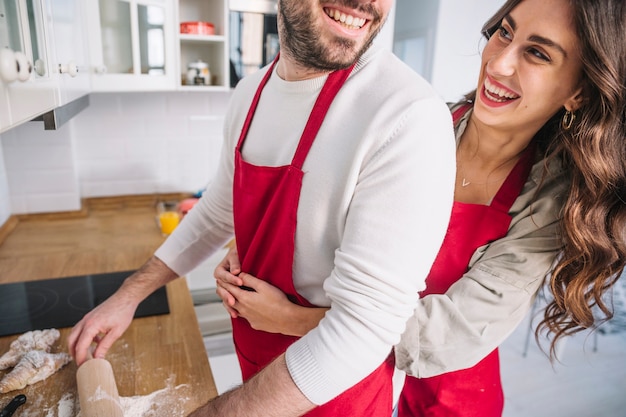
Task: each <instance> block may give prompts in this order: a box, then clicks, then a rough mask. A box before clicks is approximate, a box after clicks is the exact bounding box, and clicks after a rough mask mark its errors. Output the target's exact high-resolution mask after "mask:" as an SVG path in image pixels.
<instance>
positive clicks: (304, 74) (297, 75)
mask: <svg viewBox="0 0 626 417" xmlns="http://www.w3.org/2000/svg"><path fill="white" fill-rule="evenodd" d="M276 65H277V68H276V70H277V73H278V76H279V77H280V78H282V79H283V80H285V81H303V80H309V79H311V78H317V77H321V76H322V75H325V74H328V73H329V72H330V71H322V70H319V69H315V68H309V67H305V66H302V65H300V64H298V63H297V62H296V61H295V60H293V59H292V58H291V57H289V55H288V54H285V53H282V52H281V54H280V58H279V59H278V63H277V64H276Z"/></svg>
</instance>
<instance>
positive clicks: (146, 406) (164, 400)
mask: <svg viewBox="0 0 626 417" xmlns="http://www.w3.org/2000/svg"><path fill="white" fill-rule="evenodd" d="M174 380H175V377H174V376H170V378H168V379H167V386H166V387H165V388H163V389H160V390H158V391H154V392H153V393H151V394H148V395H136V396H133V397H120V405H121V407H122V410H123V412H124V417H160V416H164V415H167V416H168V417H184V415H185V410H184V407H183V405H184V404H185V402H187V401H188V400H189V397H186V396H185V395H182V394H184V391H185V390H186V388H188V386H187V385H185V384H183V385H178V386H176V387H174V386H173V381H174ZM179 391H180V392H179ZM172 394H175V395H172ZM64 398H65V397H64ZM72 402H73V404H74V405H75V406H76V407H77V408H80V406H79V405H78V403H79V402H78V399H76V400H75V401H72ZM65 410H68V412H69V413H70V414H61V403H59V413H58V414H57V415H56V416H55V415H54V414H51V415H46V417H83V416H82V415H81V412H80V410H78V413H77V414H76V415H75V416H74V414H71V413H73V409H72V410H70V408H69V407H65V408H64V411H65Z"/></svg>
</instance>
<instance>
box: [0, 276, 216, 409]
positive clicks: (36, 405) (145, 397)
mask: <svg viewBox="0 0 626 417" xmlns="http://www.w3.org/2000/svg"><path fill="white" fill-rule="evenodd" d="M167 291H168V299H169V305H170V314H166V315H159V316H151V317H143V318H139V319H135V320H133V323H132V324H131V326H130V327H129V328H128V330H127V331H126V333H125V334H124V335H123V336H122V337H121V338H120V339H119V340H118V341H117V342H116V343H115V344H114V345H113V347H112V348H111V350H110V351H109V353H108V355H107V360H108V361H109V362H110V363H111V366H112V367H113V373H114V375H115V380H116V383H117V387H118V391H119V394H120V397H122V402H123V404H126V405H130V406H132V407H134V408H137V407H138V406H141V408H144V409H146V410H147V409H148V407H149V406H150V405H152V406H155V407H158V410H159V412H158V414H157V415H159V416H161V415H163V416H172V417H175V416H186V415H188V414H189V413H191V412H192V411H193V410H195V409H196V408H198V407H199V406H200V405H202V404H204V403H205V402H206V401H208V400H209V399H210V398H212V397H214V396H216V395H217V390H216V388H215V383H214V381H213V376H212V374H211V369H210V366H209V362H208V358H207V355H206V351H205V348H204V343H203V341H202V337H201V335H200V330H199V329H198V325H197V321H196V316H195V312H194V309H193V304H192V302H191V296H190V295H189V291H188V289H187V284H186V282H185V280H184V279H178V280H176V281H174V282H172V283H170V284H168V288H167ZM59 330H60V331H61V338H60V340H59V342H58V343H57V345H56V346H55V349H54V351H55V352H56V351H60V350H64V351H67V344H66V342H65V341H66V339H67V336H68V335H69V332H70V330H71V329H70V328H65V329H59ZM16 337H17V336H6V337H2V338H0V352H3V353H4V352H5V351H7V350H8V348H9V344H10V343H11V341H13V340H14V339H15V338H16ZM17 394H25V395H26V397H27V398H28V400H27V402H26V404H25V405H23V406H22V407H21V408H20V409H18V412H17V413H16V414H15V416H16V417H19V416H32V417H35V416H37V417H44V416H45V417H73V416H74V415H75V413H72V412H69V411H67V410H68V409H69V408H72V407H73V404H74V403H76V404H78V395H77V388H76V364H75V363H74V362H71V363H69V364H68V365H66V366H65V367H64V368H62V369H61V370H60V371H59V372H57V373H55V374H54V375H52V376H51V377H49V378H48V379H46V380H44V381H42V382H39V383H36V384H34V385H31V386H28V387H26V388H25V389H23V390H19V391H13V392H10V393H7V394H0V405H4V404H6V403H8V402H9V401H10V399H11V398H13V397H14V396H15V395H17ZM136 396H140V398H127V397H136ZM76 407H77V406H76ZM128 417H134V416H133V415H129V416H128Z"/></svg>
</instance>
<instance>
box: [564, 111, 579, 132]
mask: <svg viewBox="0 0 626 417" xmlns="http://www.w3.org/2000/svg"><path fill="white" fill-rule="evenodd" d="M574 120H576V114H575V113H574V112H571V111H569V110H565V114H564V115H563V120H561V126H563V129H564V130H570V129H571V128H572V125H573V124H574Z"/></svg>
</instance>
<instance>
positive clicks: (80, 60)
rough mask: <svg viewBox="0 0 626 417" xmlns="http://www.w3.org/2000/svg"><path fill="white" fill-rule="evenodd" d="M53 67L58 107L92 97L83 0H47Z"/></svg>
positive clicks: (49, 43)
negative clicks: (84, 97) (87, 95)
mask: <svg viewBox="0 0 626 417" xmlns="http://www.w3.org/2000/svg"><path fill="white" fill-rule="evenodd" d="M45 2H46V9H45V11H46V14H47V23H48V24H47V28H48V35H49V36H48V45H49V50H50V52H51V59H50V60H51V63H52V65H51V68H52V69H53V73H54V76H55V77H56V78H57V84H58V99H59V101H58V105H60V106H62V105H64V104H67V103H69V102H71V101H73V100H75V99H77V98H79V97H82V96H84V95H86V94H89V91H90V89H91V81H90V76H89V69H90V66H89V54H88V51H87V42H86V40H85V33H86V30H85V27H84V22H85V21H84V19H83V13H82V10H81V8H82V6H84V3H83V2H82V1H80V0H45Z"/></svg>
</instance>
